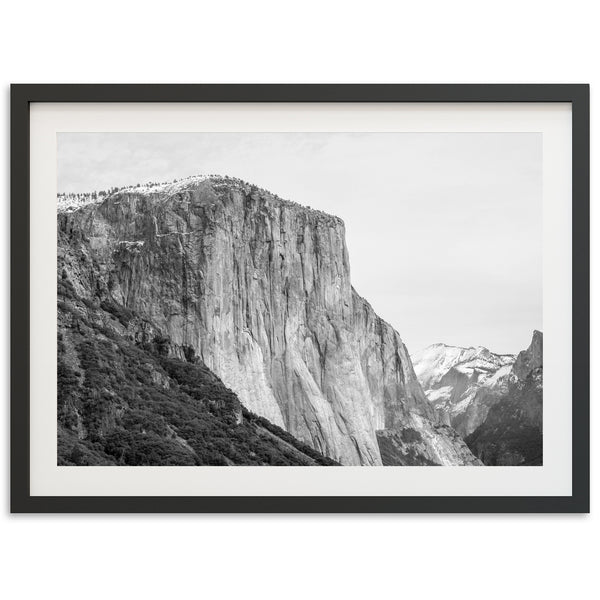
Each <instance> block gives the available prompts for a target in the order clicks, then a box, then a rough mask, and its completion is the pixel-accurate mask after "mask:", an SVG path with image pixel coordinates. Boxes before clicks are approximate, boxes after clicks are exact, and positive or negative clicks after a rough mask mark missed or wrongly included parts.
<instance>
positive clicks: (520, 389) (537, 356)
mask: <svg viewBox="0 0 600 600" xmlns="http://www.w3.org/2000/svg"><path fill="white" fill-rule="evenodd" d="M542 429H543V336H542V333H541V332H539V331H534V332H533V338H532V340H531V344H530V345H529V348H527V350H523V351H522V352H520V353H519V355H518V356H517V360H516V361H515V364H514V365H513V368H512V370H511V373H510V378H509V384H508V389H507V391H506V393H505V394H504V396H502V398H500V400H499V401H498V402H497V403H496V404H495V405H494V406H493V407H492V408H491V409H490V411H489V413H488V415H487V417H486V419H485V421H484V422H483V423H482V424H481V425H480V426H479V427H478V428H477V429H476V430H475V431H474V432H473V433H472V434H471V435H469V436H468V437H467V438H466V442H467V444H468V446H469V448H471V450H472V451H473V453H474V454H476V455H477V456H478V457H479V458H480V459H481V460H482V461H483V462H484V464H486V465H541V464H542V463H543V443H542Z"/></svg>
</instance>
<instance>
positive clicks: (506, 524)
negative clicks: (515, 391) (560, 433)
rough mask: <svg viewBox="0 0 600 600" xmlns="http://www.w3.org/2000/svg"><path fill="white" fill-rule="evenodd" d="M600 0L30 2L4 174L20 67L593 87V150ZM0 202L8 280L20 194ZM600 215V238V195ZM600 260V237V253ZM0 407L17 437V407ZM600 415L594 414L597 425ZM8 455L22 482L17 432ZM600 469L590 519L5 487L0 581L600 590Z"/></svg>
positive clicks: (40, 72) (174, 76)
mask: <svg viewBox="0 0 600 600" xmlns="http://www.w3.org/2000/svg"><path fill="white" fill-rule="evenodd" d="M595 8H596V7H595V6H594V3H593V2H585V1H577V0H575V1H573V0H572V1H571V2H568V3H567V2H549V1H548V0H546V1H544V2H533V1H524V0H520V1H513V0H505V1H504V2H502V3H485V2H480V1H465V0H454V1H453V2H444V1H443V0H442V1H439V2H433V1H422V2H413V1H411V2H381V1H374V0H372V1H371V2H369V3H367V2H352V1H349V0H346V1H343V2H324V1H323V0H321V1H307V0H304V1H303V2H281V1H279V2H265V1H260V0H254V1H253V2H242V1H240V2H227V1H220V2H215V1H212V2H198V1H197V2H181V1H178V0H171V1H170V2H166V3H165V2H160V3H158V2H150V1H148V0H146V1H145V2H124V1H123V0H120V1H113V0H104V2H101V3H82V2H67V1H62V0H54V1H53V2H40V1H34V0H30V1H29V2H19V3H17V2H15V1H13V2H11V3H10V6H7V5H5V6H3V11H2V12H3V16H2V30H1V33H0V57H1V58H0V71H1V75H2V79H1V82H0V85H1V86H2V88H1V89H2V92H1V94H0V98H1V102H2V115H3V118H2V120H1V127H2V133H3V139H4V143H3V145H2V153H3V160H2V161H0V172H1V174H2V189H4V190H5V192H6V194H5V197H6V198H8V193H9V177H8V168H9V157H8V148H9V143H8V134H9V113H8V108H9V102H8V98H9V95H8V94H9V91H8V84H9V83H10V82H48V83H51V82H52V83H55V82H69V83H80V82H81V83H83V82H86V83H113V82H140V83H141V82H169V83H171V82H172V83H175V82H177V83H184V82H214V83H216V82H240V83H243V82H265V83H266V82H323V83H332V82H362V83H367V82H373V83H374V82H377V83H383V82H390V83H391V82H409V83H420V82H439V83H444V82H449V83H460V82H473V83H488V82H489V83H492V82H494V83H495V82H502V83H516V82H521V83H529V82H561V83H562V82H589V83H591V84H592V157H593V156H594V154H593V150H594V142H595V139H596V133H597V128H596V127H595V118H594V116H595V115H596V114H597V113H598V108H599V106H598V104H599V101H600V96H599V95H598V94H597V88H599V87H600V76H599V75H598V73H599V71H598V63H597V58H596V55H597V53H598V50H599V48H598V46H599V44H598V42H597V23H598V15H597V14H596V13H597V10H595ZM592 164H593V161H592ZM595 172H597V169H594V168H593V169H592V175H594V173H595ZM592 191H593V190H592ZM1 214H2V218H3V223H4V227H5V229H4V230H3V234H4V235H3V236H2V239H3V240H4V241H3V242H2V244H1V249H2V253H3V257H2V261H1V262H0V268H1V270H2V273H1V276H2V278H3V280H4V281H6V282H7V288H8V262H7V261H8V217H9V214H8V202H7V201H5V203H4V205H3V208H2V213H1ZM592 221H593V226H594V230H593V235H592V238H593V237H594V234H595V235H596V236H597V235H598V234H599V233H600V231H599V230H598V210H597V209H593V211H592ZM597 259H598V244H597V243H593V246H592V260H593V267H597V264H598V260H597ZM597 283H598V282H597V277H594V278H592V292H593V296H592V298H593V300H595V299H596V297H597ZM7 296H8V294H7V293H5V294H3V295H2V296H1V297H0V301H1V302H2V314H3V318H2V320H1V321H0V338H1V339H2V340H4V345H3V347H2V352H3V356H2V360H1V361H0V369H1V376H2V381H3V390H4V392H5V395H6V396H8V356H9V349H8V329H9V326H8V300H7ZM592 322H593V328H594V329H595V334H596V335H595V338H594V339H593V343H592V369H593V367H594V365H595V364H596V360H595V359H596V358H597V341H598V340H597V338H598V336H597V333H598V323H597V319H595V318H593V319H592ZM596 384H597V382H596V381H595V380H593V381H592V403H593V401H594V399H595V398H594V397H595V396H597V385H596ZM5 406H6V405H5ZM2 418H3V420H4V424H3V429H2V431H3V432H4V433H6V438H7V439H8V409H7V408H5V410H3V411H2ZM597 421H598V419H597V411H596V410H594V409H593V410H592V432H595V431H598V427H597V425H598V422H597ZM2 453H3V456H2V460H1V461H0V467H1V468H2V469H3V478H2V481H3V482H4V483H5V489H6V488H7V487H8V469H7V466H8V441H6V443H4V444H2ZM597 459H598V444H595V443H592V464H593V465H596V464H597ZM595 483H596V481H595V479H593V481H592V511H595V512H596V514H592V515H591V516H544V515H542V516H535V515H534V516H529V515H523V516H503V515H500V516H477V515H475V516H451V515H449V516H445V515H438V516H413V515H405V516H317V517H314V516H313V517H311V516H185V515H182V516H135V515H126V516H43V515H42V516H9V515H8V492H7V489H6V491H5V493H4V494H3V495H2V501H3V506H2V513H1V514H0V527H1V528H2V531H1V532H0V552H1V553H2V556H1V557H0V572H1V573H2V576H1V577H0V590H1V593H2V595H3V596H5V597H7V598H38V597H39V598H62V599H66V598H86V599H87V598H90V599H94V598H138V597H140V598H165V597H170V598H184V597H185V598H189V597H204V598H236V597H242V598H246V597H250V598H321V597H328V598H332V597H336V598H338V597H339V598H377V597H396V596H397V597H400V596H404V597H415V596H418V597H421V598H426V599H428V598H437V597H443V598H464V597H478V598H486V600H487V599H490V600H491V599H496V598H502V599H505V598H509V597H510V598H518V599H520V598H533V597H536V598H564V597H575V598H591V597H593V596H594V593H597V590H598V587H599V584H598V574H597V559H596V560H594V556H593V554H594V553H597V551H598V545H599V544H598V539H600V525H599V523H600V517H599V515H598V514H597V511H598V502H594V499H595V494H594V492H595V491H596V490H595V487H594V484H595ZM367 491H368V490H365V492H367Z"/></svg>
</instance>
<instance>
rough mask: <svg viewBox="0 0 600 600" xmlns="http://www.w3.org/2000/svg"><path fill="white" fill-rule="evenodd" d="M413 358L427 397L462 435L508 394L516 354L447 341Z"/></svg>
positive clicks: (478, 423) (471, 428) (468, 431)
mask: <svg viewBox="0 0 600 600" xmlns="http://www.w3.org/2000/svg"><path fill="white" fill-rule="evenodd" d="M411 358H412V360H413V364H414V367H415V373H416V374H417V377H418V379H419V381H420V382H421V385H422V386H423V389H424V391H425V395H426V396H427V398H428V400H429V401H430V402H431V403H432V405H433V406H434V407H435V409H436V410H437V411H438V412H439V414H440V415H441V417H442V418H443V419H445V421H446V422H447V423H448V424H449V425H451V426H452V427H454V429H455V430H456V431H457V432H458V433H459V434H460V435H461V436H462V437H463V438H465V437H467V436H468V435H469V434H471V433H472V432H473V431H475V429H477V427H479V425H481V423H483V422H484V421H485V419H486V417H487V414H488V411H489V410H490V408H491V407H492V406H493V405H494V404H495V403H496V402H498V400H499V399H500V398H501V397H502V396H503V395H504V394H506V392H507V390H508V383H509V379H510V373H511V370H512V368H513V363H514V362H515V356H514V355H512V354H494V353H493V352H490V351H489V350H488V349H487V348H484V347H483V346H478V347H476V348H473V347H471V348H461V347H457V346H448V345H446V344H434V345H432V346H429V347H428V348H425V350H423V351H422V352H419V353H417V354H415V355H413V356H412V357H411Z"/></svg>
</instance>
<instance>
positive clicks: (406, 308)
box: [11, 85, 589, 513]
mask: <svg viewBox="0 0 600 600" xmlns="http://www.w3.org/2000/svg"><path fill="white" fill-rule="evenodd" d="M11 99H12V100H11V130H12V131H11V161H12V165H11V169H12V171H11V175H12V181H11V207H12V217H11V218H12V222H11V234H12V236H11V237H12V239H11V252H12V263H11V266H12V276H11V277H12V281H11V305H12V315H11V325H12V328H11V329H12V334H11V336H12V338H11V352H12V367H11V369H12V389H11V394H12V398H11V510H12V511H13V512H346V513H347V512H587V511H589V88H588V86H587V85H14V86H12V90H11ZM544 367H546V368H544Z"/></svg>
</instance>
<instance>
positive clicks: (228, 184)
mask: <svg viewBox="0 0 600 600" xmlns="http://www.w3.org/2000/svg"><path fill="white" fill-rule="evenodd" d="M58 240H59V278H60V282H63V283H64V285H69V286H71V287H72V289H73V293H74V294H75V295H76V296H77V298H80V299H81V301H82V302H83V303H87V304H90V305H93V306H94V307H96V306H98V305H99V306H100V307H102V306H104V307H109V308H107V309H106V310H109V312H111V311H112V312H113V313H114V314H116V315H123V314H125V315H128V314H129V313H132V314H134V315H137V317H136V318H135V319H131V320H127V319H125V321H126V322H127V325H126V326H125V325H124V330H123V332H122V335H123V336H125V337H127V338H128V339H130V340H132V341H133V342H134V343H135V344H139V343H142V342H141V340H143V339H145V336H146V337H147V335H146V333H145V332H146V331H149V330H154V331H156V332H159V334H158V335H159V339H161V340H164V342H163V346H164V347H165V348H166V350H165V351H166V352H167V355H168V356H169V357H172V358H177V359H179V360H181V361H185V360H186V356H194V357H197V359H198V361H199V362H200V364H202V365H204V366H205V367H206V368H207V369H208V370H209V371H210V372H211V373H213V374H214V375H216V376H217V377H218V378H219V379H220V380H221V381H222V382H223V384H224V385H225V386H226V387H228V388H230V389H231V390H233V392H234V393H235V394H236V395H237V397H239V400H240V401H241V403H242V405H243V406H244V407H245V408H246V409H247V410H248V411H250V412H252V413H254V414H256V415H260V416H261V417H263V418H265V419H267V420H268V421H269V422H270V423H272V424H274V425H275V426H278V427H280V428H282V429H285V430H286V431H287V432H288V433H290V434H292V435H293V436H294V437H295V438H297V439H299V440H301V442H303V443H305V444H307V445H309V446H311V447H312V448H313V449H315V450H316V451H318V452H319V453H321V454H323V455H325V456H327V457H330V458H331V459H333V460H335V461H339V462H341V463H342V464H350V465H381V464H386V463H387V462H388V461H389V464H398V463H399V462H402V460H403V458H402V457H403V456H404V455H405V454H415V455H416V456H417V458H414V460H419V457H421V458H423V460H425V459H426V460H428V461H430V462H432V463H435V464H473V463H475V464H478V463H479V461H478V460H477V459H475V458H474V457H473V456H472V454H471V453H470V452H469V451H468V449H466V447H465V446H464V444H462V442H461V441H460V440H456V439H455V436H454V434H453V432H451V431H449V430H448V428H446V427H444V426H443V423H442V422H441V421H440V418H439V417H438V415H437V413H436V411H435V409H434V407H433V406H432V405H431V403H430V402H429V401H428V400H427V399H426V397H425V394H424V393H423V390H422V388H421V385H420V384H419V382H418V380H417V377H416V375H415V372H414V369H413V366H412V363H411V360H410V357H409V355H408V352H407V350H406V347H405V346H404V344H403V343H402V340H401V338H400V335H399V334H398V333H397V332H396V331H395V330H394V329H393V328H392V327H391V326H390V325H389V324H387V323H386V322H385V321H383V320H382V319H381V318H380V317H378V316H377V315H376V314H375V312H374V311H373V309H372V308H371V306H370V305H369V303H368V302H367V301H366V300H364V299H363V298H362V297H361V296H359V294H358V293H357V292H356V291H355V290H354V289H353V287H352V285H351V282H350V265H349V260H348V252H347V249H346V243H345V232H344V223H343V222H342V220H341V219H339V218H338V217H335V216H332V215H328V214H326V213H323V212H321V211H317V210H311V209H309V208H306V207H303V206H300V205H298V204H296V203H293V202H290V201H287V200H283V199H281V198H279V197H277V196H276V195H274V194H272V193H270V192H267V191H266V190H262V189H260V188H258V187H256V186H253V185H251V184H248V183H246V182H243V181H241V180H239V179H233V178H229V177H217V176H209V177H203V176H199V177H192V178H188V179H186V180H182V181H179V182H173V183H170V184H160V185H148V186H137V187H133V188H124V189H121V190H117V191H112V192H111V193H109V194H108V195H106V196H102V199H101V200H100V199H99V198H96V199H95V201H93V202H90V203H80V202H78V203H75V204H74V203H73V202H70V204H68V205H63V206H61V205H60V204H59V213H58ZM60 310H61V309H60V306H59V311H60ZM406 428H410V429H414V430H415V431H416V432H417V433H418V434H419V435H421V440H420V441H419V442H417V441H412V442H408V441H405V439H410V438H411V435H410V434H408V437H407V436H406V435H404V438H403V436H402V435H400V434H401V432H402V431H404V430H405V429H406ZM395 433H398V434H399V435H397V436H396V437H397V439H396V440H395V442H394V452H387V451H386V453H385V455H386V456H388V457H389V458H386V459H385V460H383V461H382V454H383V453H382V452H381V451H380V444H379V442H378V437H379V439H383V438H384V437H386V435H391V436H392V437H394V434H395ZM412 437H413V438H414V437H415V436H412ZM392 454H394V456H395V458H394V457H392V456H391V455H392ZM394 461H396V462H394Z"/></svg>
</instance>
